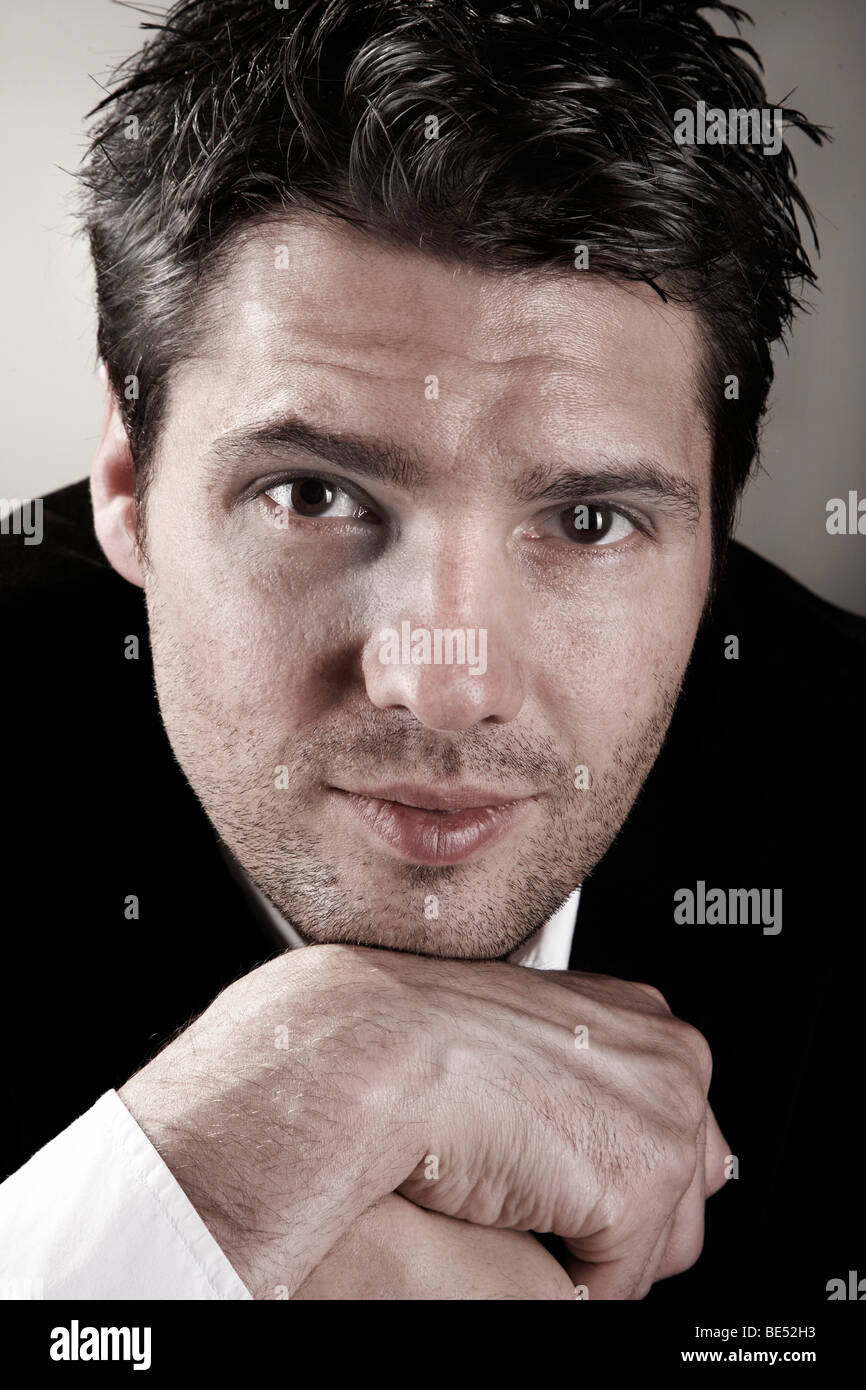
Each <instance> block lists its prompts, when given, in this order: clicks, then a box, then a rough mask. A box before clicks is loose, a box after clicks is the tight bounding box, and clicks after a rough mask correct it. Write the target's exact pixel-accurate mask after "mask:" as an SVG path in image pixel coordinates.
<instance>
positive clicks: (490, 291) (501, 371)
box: [174, 214, 707, 471]
mask: <svg viewBox="0 0 866 1390" xmlns="http://www.w3.org/2000/svg"><path fill="white" fill-rule="evenodd" d="M590 260H591V249H590ZM196 342H197V345H196V351H195V356H194V357H193V358H192V359H189V360H188V361H186V362H185V363H184V364H183V365H182V367H181V369H180V371H179V373H177V374H176V375H175V383H174V385H175V388H176V389H178V390H182V392H183V394H184V397H185V403H188V404H190V406H191V408H192V409H193V410H194V409H195V400H196V398H197V399H198V400H199V402H200V404H201V406H202V408H203V409H206V410H207V414H208V420H209V428H210V432H211V437H212V438H215V437H217V435H218V434H219V433H221V432H222V431H224V430H228V429H232V428H235V427H237V426H238V425H241V424H244V423H246V422H248V421H252V420H253V419H262V418H265V417H266V416H267V415H269V414H276V413H278V412H279V411H280V410H284V409H286V408H287V407H288V406H291V407H293V408H295V409H301V410H303V411H304V412H307V413H310V412H311V413H313V414H315V416H316V417H317V418H318V419H319V421H320V422H321V423H322V424H323V425H325V426H330V427H335V428H336V427H340V426H345V425H346V422H347V415H348V416H349V417H350V420H351V423H352V426H353V427H354V428H358V427H363V428H366V429H369V430H370V431H375V430H377V429H380V430H381V429H387V430H388V431H389V432H390V433H391V434H392V435H393V434H394V432H395V431H396V430H400V431H401V432H403V433H406V434H411V433H414V434H415V435H416V436H417V437H418V438H420V439H423V440H424V441H425V442H426V443H427V444H428V445H430V446H433V445H434V442H435V445H436V446H438V447H441V448H442V449H445V450H447V449H448V448H449V447H450V448H451V449H452V450H458V449H459V447H460V446H461V445H465V444H466V442H467V441H468V440H469V438H470V437H471V438H472V440H473V442H477V443H481V442H484V443H485V444H486V445H489V446H491V447H494V446H495V447H503V448H504V447H507V448H508V449H517V450H520V451H523V450H525V451H526V452H527V454H533V453H534V452H537V451H538V450H546V449H549V448H552V447H554V445H556V446H558V447H559V448H560V449H561V446H562V443H563V433H564V432H565V433H567V435H568V442H569V445H570V446H571V447H577V448H578V449H581V450H582V449H585V450H586V451H587V452H591V451H593V450H595V451H598V450H599V449H603V448H604V447H605V446H606V445H607V444H609V442H610V438H611V435H612V434H613V435H615V436H616V442H618V443H623V442H629V441H630V442H632V443H634V444H636V445H638V446H640V447H641V448H643V449H644V450H647V449H649V450H651V451H652V452H654V453H655V454H658V453H660V452H663V453H665V454H666V455H667V457H668V458H671V457H672V456H673V455H680V456H681V457H682V458H683V459H688V458H690V457H691V458H692V460H693V462H694V456H695V454H702V455H703V454H706V452H707V449H706V431H705V427H704V422H703V419H702V416H701V413H700V409H699V403H698V396H697V388H698V371H699V363H700V354H701V339H700V330H699V325H698V321H697V318H696V316H695V315H694V314H693V313H692V312H690V311H688V310H686V309H683V308H680V307H677V306H672V305H670V304H663V303H662V301H661V300H660V298H659V297H658V295H656V294H655V293H654V292H653V291H652V290H651V289H650V288H649V287H647V286H644V285H625V284H621V283H613V282H611V281H608V280H604V279H602V278H601V277H599V276H594V275H592V274H590V273H587V271H586V270H578V269H574V270H573V272H570V273H556V274H550V273H547V274H545V273H537V272H536V273H532V274H526V273H503V272H490V271H486V270H484V269H483V268H479V267H476V266H472V267H468V266H465V265H455V264H447V263H444V262H443V261H441V260H437V259H434V258H432V257H430V256H427V255H424V254H422V253H420V252H417V251H414V250H411V249H403V248H394V247H392V246H389V245H387V244H385V243H382V242H380V241H378V240H375V239H373V238H371V237H370V236H367V235H365V234H363V233H361V232H359V231H357V230H355V229H353V228H351V227H349V226H348V225H347V224H344V223H341V222H337V221H335V220H333V219H325V218H319V217H313V216H311V215H306V214H305V215H299V216H297V217H291V218H289V219H284V218H276V217H275V218H273V219H270V218H269V219H266V220H264V221H262V222H260V223H257V224H255V225H253V226H247V227H245V228H243V229H242V230H241V231H240V232H239V233H238V234H236V236H235V237H234V238H233V239H232V241H231V243H230V244H229V245H228V247H227V250H226V254H225V255H224V257H223V259H222V263H221V268H219V269H217V270H216V271H215V273H214V274H213V277H212V280H211V282H210V283H209V285H208V287H207V289H206V293H205V297H204V300H203V304H202V310H201V315H200V319H199V323H198V333H197V340H196ZM431 399H435V401H436V411H435V430H434V435H431V433H430V431H431V423H433V421H431V413H430V409H429V401H430V400H431ZM434 436H435V441H434ZM689 471H691V470H689Z"/></svg>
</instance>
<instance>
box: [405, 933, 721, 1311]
mask: <svg viewBox="0 0 866 1390" xmlns="http://www.w3.org/2000/svg"><path fill="white" fill-rule="evenodd" d="M392 962H393V964H392ZM382 968H383V970H384V971H385V972H386V973H387V972H390V971H391V970H392V969H393V970H394V971H395V972H396V973H398V974H399V975H400V977H401V979H402V981H403V983H404V984H405V983H406V982H407V981H408V980H410V979H411V980H412V981H413V983H414V984H415V987H416V989H417V990H418V991H419V993H423V999H424V1003H425V1005H426V1006H427V1010H426V1012H425V1025H426V1027H425V1038H426V1044H427V1046H426V1050H425V1052H424V1055H423V1060H422V1063H421V1067H420V1072H419V1082H418V1084H417V1087H416V1092H415V1093H416V1094H418V1095H420V1096H422V1097H424V1108H423V1110H419V1111H418V1112H417V1113H418V1114H419V1117H420V1115H421V1114H424V1115H425V1117H427V1116H429V1117H430V1120H432V1123H430V1128H429V1132H430V1133H431V1136H432V1137H431V1139H430V1141H429V1149H430V1152H431V1153H432V1154H434V1155H435V1156H436V1157H437V1162H438V1167H439V1174H440V1176H439V1179H438V1180H437V1181H435V1182H430V1181H429V1180H428V1179H427V1177H426V1175H425V1172H424V1171H423V1169H422V1171H419V1172H416V1173H415V1174H413V1176H412V1178H411V1179H410V1180H409V1181H407V1182H406V1183H404V1184H403V1185H402V1186H401V1187H400V1189H399V1190H400V1192H401V1193H402V1194H403V1195H406V1196H408V1197H410V1198H411V1199H412V1200H414V1201H416V1202H418V1203H419V1204H422V1205H424V1206H425V1207H427V1208H429V1209H431V1210H436V1211H440V1212H444V1213H447V1214H449V1215H451V1216H457V1217H461V1218H462V1219H464V1220H468V1221H472V1222H476V1223H479V1224H485V1225H487V1224H489V1225H496V1226H508V1227H510V1228H513V1229H517V1230H538V1231H545V1230H550V1231H554V1232H555V1233H557V1234H558V1235H560V1236H562V1237H563V1238H564V1239H565V1242H566V1246H567V1248H568V1249H569V1250H570V1251H571V1254H572V1256H573V1258H572V1260H571V1261H570V1262H569V1263H568V1269H569V1273H570V1275H571V1277H572V1279H573V1281H574V1283H575V1284H584V1285H586V1287H587V1289H588V1291H589V1295H590V1297H592V1298H607V1299H611V1298H614V1299H624V1298H642V1297H644V1296H645V1295H646V1293H647V1292H648V1291H649V1288H650V1287H651V1285H652V1283H653V1282H654V1281H655V1280H656V1279H659V1278H664V1277H666V1276H668V1275H670V1274H674V1273H679V1272H681V1271H682V1270H684V1269H687V1268H689V1266H690V1265H692V1264H693V1263H694V1261H695V1260H696V1259H697V1257H698V1255H699V1254H700V1251H701V1248H702V1245H703V1229H704V1203H705V1200H706V1198H707V1197H708V1196H709V1195H711V1194H712V1193H714V1192H716V1191H718V1189H719V1188H720V1187H721V1186H723V1184H724V1173H723V1162H724V1155H725V1153H726V1151H727V1145H726V1143H725V1140H724V1138H723V1136H722V1134H721V1131H720V1130H719V1127H718V1125H717V1123H716V1120H715V1117H714V1116H713V1114H712V1111H711V1110H710V1108H709V1106H708V1104H707V1091H708V1088H709V1082H710V1073H711V1057H710V1052H709V1048H708V1046H707V1044H706V1042H705V1040H704V1039H703V1037H702V1036H701V1035H700V1033H698V1032H697V1030H696V1029H694V1028H691V1027H690V1026H689V1025H688V1024H685V1023H683V1022H682V1021H680V1020H679V1019H676V1018H674V1017H673V1015H672V1014H671V1011H670V1009H669V1008H668V1006H667V1004H666V1002H665V1000H664V999H663V997H662V996H661V994H660V993H659V992H658V990H656V989H654V988H653V987H652V986H649V985H640V984H629V983H626V982H624V981H622V980H615V979H611V978H609V977H606V976H600V975H587V974H580V973H577V972H552V971H549V972H540V971H533V970H527V969H525V968H524V967H519V966H512V965H505V964H502V963H496V964H487V963H482V962H437V961H431V960H430V959H428V958H425V957H399V958H397V957H392V958H389V961H387V962H384V963H383V966H382ZM581 1025H582V1026H583V1027H585V1028H586V1029H587V1033H586V1040H587V1044H588V1045H587V1047H586V1048H585V1049H581V1048H576V1047H575V1042H576V1038H575V1029H576V1027H579V1026H581ZM428 1123H429V1120H428ZM425 1167H426V1165H425Z"/></svg>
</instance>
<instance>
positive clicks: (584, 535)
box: [562, 502, 617, 545]
mask: <svg viewBox="0 0 866 1390" xmlns="http://www.w3.org/2000/svg"><path fill="white" fill-rule="evenodd" d="M616 516H617V513H616V512H614V510H613V508H612V507H599V506H596V505H595V504H593V503H586V502H580V503H579V504H578V505H577V506H576V507H569V508H568V509H567V510H566V511H564V512H563V513H562V524H563V526H564V527H565V531H566V534H567V535H568V537H569V539H571V540H574V541H577V542H578V544H580V545H593V544H594V543H596V542H598V541H600V540H604V538H605V536H607V535H608V533H609V532H610V530H611V528H612V526H613V523H614V518H615V517H616Z"/></svg>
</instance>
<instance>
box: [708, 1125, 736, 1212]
mask: <svg viewBox="0 0 866 1390" xmlns="http://www.w3.org/2000/svg"><path fill="white" fill-rule="evenodd" d="M730 1157H731V1151H730V1146H729V1144H728V1141H727V1139H726V1138H725V1136H724V1135H723V1134H722V1131H721V1130H720V1129H719V1126H718V1124H717V1122H716V1117H715V1115H714V1114H713V1112H712V1109H711V1107H710V1106H709V1105H708V1106H707V1127H706V1148H705V1150H704V1196H705V1197H712V1195H713V1193H714V1192H718V1190H719V1188H721V1187H724V1185H725V1183H726V1181H727V1177H728V1175H727V1171H726V1164H727V1161H728V1159H729V1158H730Z"/></svg>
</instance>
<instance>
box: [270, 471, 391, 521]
mask: <svg viewBox="0 0 866 1390" xmlns="http://www.w3.org/2000/svg"><path fill="white" fill-rule="evenodd" d="M265 496H266V497H269V498H270V499H271V501H272V502H274V503H276V505H277V506H278V507H280V508H281V509H283V510H284V511H286V512H291V514H292V515H293V516H302V517H309V518H310V519H311V520H314V521H315V520H318V519H320V518H325V519H327V520H334V521H346V520H350V521H364V522H376V521H378V518H377V517H376V515H375V513H374V512H372V511H371V510H370V508H369V507H365V506H364V504H363V503H362V502H357V501H356V500H355V498H354V497H350V495H349V494H348V492H346V491H345V490H344V489H343V488H341V487H334V486H333V485H332V484H331V483H329V482H328V481H327V479H325V478H317V477H316V476H315V475H314V474H308V475H307V476H306V477H302V478H288V479H286V481H285V482H284V483H276V484H275V485H274V486H273V487H271V488H268V489H267V491H266V492H265Z"/></svg>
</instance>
